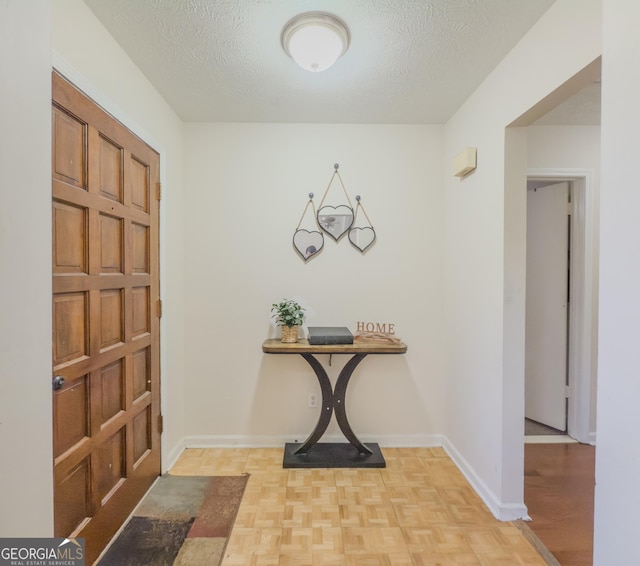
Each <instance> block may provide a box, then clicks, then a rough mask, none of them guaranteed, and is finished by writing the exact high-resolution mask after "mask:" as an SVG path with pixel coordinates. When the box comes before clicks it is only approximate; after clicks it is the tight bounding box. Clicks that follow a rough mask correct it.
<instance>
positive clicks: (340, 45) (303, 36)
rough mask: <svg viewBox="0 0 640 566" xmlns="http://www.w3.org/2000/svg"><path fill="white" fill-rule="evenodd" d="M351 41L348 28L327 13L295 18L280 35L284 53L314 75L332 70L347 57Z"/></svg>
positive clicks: (307, 13)
mask: <svg viewBox="0 0 640 566" xmlns="http://www.w3.org/2000/svg"><path fill="white" fill-rule="evenodd" d="M350 39H351V38H350V35H349V29H348V28H347V25H346V24H345V23H344V22H343V21H342V20H341V19H340V18H338V17H337V16H334V15H333V14H328V13H326V12H306V13H304V14H300V15H298V16H296V17H294V18H292V19H291V20H289V21H288V22H287V24H286V25H285V26H284V28H283V30H282V35H281V36H280V41H281V43H282V48H283V49H284V51H285V53H286V54H287V55H289V57H291V58H292V59H293V60H294V61H295V62H296V63H297V64H298V65H300V67H302V68H303V69H304V70H306V71H311V72H313V73H319V72H320V71H325V70H326V69H328V68H329V67H331V65H333V64H334V63H335V62H336V61H337V60H338V59H339V58H340V57H341V56H342V55H344V53H345V51H346V50H347V48H348V47H349V42H350Z"/></svg>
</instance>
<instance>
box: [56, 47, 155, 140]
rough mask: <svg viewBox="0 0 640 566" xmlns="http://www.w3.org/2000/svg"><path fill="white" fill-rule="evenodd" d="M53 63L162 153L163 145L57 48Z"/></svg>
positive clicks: (81, 88) (99, 103) (95, 100)
mask: <svg viewBox="0 0 640 566" xmlns="http://www.w3.org/2000/svg"><path fill="white" fill-rule="evenodd" d="M51 64H52V66H53V68H54V69H55V70H56V71H58V73H60V74H61V75H62V76H63V77H65V78H66V79H68V80H69V81H70V82H71V83H73V85H74V86H75V87H76V88H78V89H80V90H81V91H82V92H84V93H85V94H86V95H87V96H88V97H89V98H91V100H93V101H94V102H95V103H96V104H98V106H100V107H101V108H103V109H104V110H106V111H107V112H108V113H109V114H111V116H113V117H114V118H115V119H116V120H118V122H121V123H122V124H123V125H124V126H126V127H127V128H128V129H129V130H131V131H132V132H133V133H134V134H135V135H136V136H138V137H139V138H140V139H142V140H144V141H145V143H147V144H148V145H150V146H151V147H152V148H153V149H155V150H156V151H157V152H159V153H162V150H163V148H162V145H161V144H160V143H159V142H158V141H157V140H155V139H154V138H153V136H152V135H151V134H150V133H149V132H148V131H147V130H146V129H145V128H144V127H142V126H141V125H140V124H139V123H138V122H137V121H136V120H134V119H133V118H132V117H131V115H130V114H128V113H127V112H126V111H125V110H123V109H122V107H120V106H119V105H118V104H116V103H115V102H114V101H113V100H112V99H111V98H109V97H108V96H107V95H105V94H104V93H103V92H102V91H100V90H99V89H98V87H96V86H95V85H94V84H93V83H92V82H91V81H90V80H89V79H88V78H87V77H86V76H85V75H83V74H82V73H81V72H80V71H78V70H77V69H76V68H75V67H74V66H73V65H71V64H70V63H69V62H68V61H66V60H65V59H64V57H62V55H60V54H59V53H58V52H57V51H56V50H55V49H52V50H51Z"/></svg>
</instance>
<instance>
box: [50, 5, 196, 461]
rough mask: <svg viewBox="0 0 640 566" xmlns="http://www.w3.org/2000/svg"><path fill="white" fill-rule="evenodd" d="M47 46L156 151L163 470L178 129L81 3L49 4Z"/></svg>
mask: <svg viewBox="0 0 640 566" xmlns="http://www.w3.org/2000/svg"><path fill="white" fill-rule="evenodd" d="M52 47H53V51H54V60H53V63H54V65H55V67H56V68H57V70H59V71H60V72H61V73H62V74H64V75H65V76H67V78H68V79H69V80H71V82H73V83H75V84H76V86H78V87H79V88H80V89H81V90H84V91H85V92H86V93H87V94H88V95H89V96H90V97H92V98H93V99H94V100H96V102H98V103H99V104H100V105H101V106H103V107H104V108H105V109H106V110H107V111H108V112H110V113H111V114H113V115H114V116H115V117H116V118H118V119H119V120H120V121H121V122H123V123H124V124H125V125H126V126H127V127H128V128H129V129H131V130H133V131H134V133H136V134H137V135H138V136H139V137H141V138H142V139H143V140H145V141H146V142H147V143H148V144H149V145H150V146H151V147H153V148H154V149H155V150H156V151H158V152H160V177H161V181H162V189H163V190H162V192H163V199H162V201H161V204H160V293H161V296H162V298H163V301H164V309H163V318H162V321H161V370H162V375H161V379H162V399H161V402H162V411H163V413H164V434H163V436H162V462H163V470H165V469H166V468H167V466H168V465H169V463H170V461H171V460H172V459H174V458H175V457H176V456H177V455H178V454H179V453H180V451H181V449H182V439H183V437H184V401H183V399H184V382H183V376H184V373H183V371H184V319H183V299H184V286H183V253H182V251H183V244H184V243H183V238H182V231H183V204H182V183H183V178H182V174H183V171H182V140H183V130H182V128H183V124H182V121H181V120H180V119H179V118H178V116H177V115H176V114H175V113H174V112H173V111H172V110H171V108H170V107H169V106H168V105H167V103H166V102H165V101H164V99H162V98H161V97H160V95H159V94H158V93H157V92H156V91H155V89H154V88H153V87H152V86H151V84H150V83H149V82H148V81H147V79H146V78H145V77H144V75H142V73H141V72H140V71H139V70H138V68H137V67H136V66H135V65H134V64H133V62H132V61H131V60H130V59H129V57H128V56H127V55H126V54H125V53H124V51H123V50H122V49H121V48H120V46H119V45H118V44H117V43H116V42H115V40H114V39H113V38H112V37H111V36H110V35H109V33H108V32H107V31H106V30H105V28H104V27H103V26H102V24H101V23H100V22H99V21H98V20H97V19H96V18H95V16H94V15H93V13H92V12H91V10H89V8H88V7H87V6H86V5H85V4H84V2H82V0H53V13H52Z"/></svg>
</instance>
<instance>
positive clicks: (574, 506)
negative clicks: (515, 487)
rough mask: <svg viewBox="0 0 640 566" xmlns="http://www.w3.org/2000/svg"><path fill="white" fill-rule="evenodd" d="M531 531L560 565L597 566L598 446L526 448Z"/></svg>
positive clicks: (526, 497)
mask: <svg viewBox="0 0 640 566" xmlns="http://www.w3.org/2000/svg"><path fill="white" fill-rule="evenodd" d="M524 470H525V471H524V501H525V504H526V506H527V508H528V510H529V516H530V517H531V519H532V520H531V522H529V523H527V525H528V527H529V528H530V529H531V530H532V531H533V532H534V533H535V535H536V536H537V537H538V538H539V539H540V540H541V541H542V543H543V544H544V545H545V546H546V547H547V549H548V550H549V551H550V552H551V553H552V554H553V555H554V556H555V558H556V559H557V560H558V562H559V563H560V564H561V565H562V566H592V564H593V494H594V487H595V447H594V446H590V445H587V444H525V463H524Z"/></svg>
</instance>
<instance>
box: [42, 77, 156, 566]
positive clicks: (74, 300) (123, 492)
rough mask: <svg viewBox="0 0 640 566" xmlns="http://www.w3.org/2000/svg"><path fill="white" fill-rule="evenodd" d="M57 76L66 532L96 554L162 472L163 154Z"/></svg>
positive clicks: (56, 290)
mask: <svg viewBox="0 0 640 566" xmlns="http://www.w3.org/2000/svg"><path fill="white" fill-rule="evenodd" d="M52 80H53V104H52V132H53V140H52V195H53V197H52V200H53V206H52V216H53V451H54V510H55V517H54V523H55V536H57V537H85V539H86V549H87V556H86V563H87V564H92V563H93V561H94V560H95V558H97V556H98V555H99V553H100V552H101V551H102V550H103V548H104V547H105V545H106V544H107V543H108V541H109V540H110V538H111V537H112V536H113V534H114V533H115V532H116V531H117V530H118V528H119V527H120V526H121V525H122V523H123V522H124V521H125V519H126V518H127V517H128V515H129V514H130V512H131V511H132V509H133V508H134V507H135V505H136V504H137V503H138V501H139V500H140V499H141V498H142V496H143V495H144V493H145V492H146V490H147V489H148V488H149V486H150V485H151V484H152V483H153V481H154V479H155V478H156V477H157V476H158V475H159V474H160V433H161V432H162V431H161V421H160V353H159V315H160V313H159V306H160V305H159V269H158V221H159V219H158V210H159V203H158V198H159V184H158V180H159V156H158V154H157V153H156V152H155V151H154V150H153V149H151V148H150V147H149V146H147V145H146V144H145V143H144V142H143V141H141V140H140V139H139V138H137V137H136V136H135V135H134V134H133V133H131V132H130V131H129V130H127V129H126V128H125V127H124V126H123V125H122V124H120V123H119V122H117V121H116V120H115V119H114V118H113V117H112V116H110V115H109V114H107V113H106V112H105V111H104V110H102V109H101V108H100V107H98V106H97V105H96V104H95V103H94V102H93V101H91V100H90V99H89V98H87V97H86V96H85V95H83V94H82V93H81V92H80V91H78V90H77V89H76V88H74V87H73V86H72V85H71V84H70V83H68V82H67V81H66V80H65V79H64V78H62V77H61V76H59V75H58V74H57V73H55V72H54V73H53V77H52Z"/></svg>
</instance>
